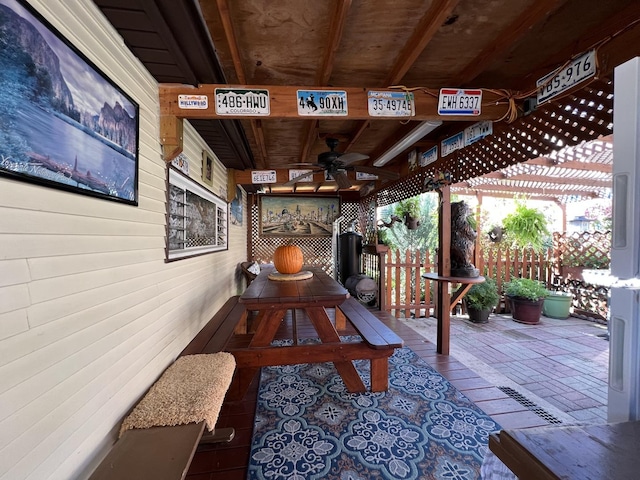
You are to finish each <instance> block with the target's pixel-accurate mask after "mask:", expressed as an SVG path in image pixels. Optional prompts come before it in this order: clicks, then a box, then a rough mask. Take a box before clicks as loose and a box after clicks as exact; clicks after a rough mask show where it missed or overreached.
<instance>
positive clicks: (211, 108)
mask: <svg viewBox="0 0 640 480" xmlns="http://www.w3.org/2000/svg"><path fill="white" fill-rule="evenodd" d="M216 88H236V89H243V90H268V91H269V98H270V105H269V109H270V114H269V115H246V114H230V115H226V114H224V115H219V114H218V113H217V112H216V106H215V102H216V99H215V90H216ZM298 90H319V91H320V90H330V91H336V90H339V91H344V92H346V96H347V104H348V105H347V106H348V113H347V115H324V114H323V115H319V116H318V117H317V118H322V119H325V120H326V119H334V120H369V119H370V118H372V117H370V116H369V110H368V97H367V90H368V89H367V88H365V87H332V88H330V89H329V88H327V87H310V86H293V85H227V84H206V85H198V86H197V87H193V86H191V85H176V84H166V83H165V84H160V85H159V95H160V113H161V114H162V115H174V116H176V117H178V118H203V119H232V118H239V119H261V120H269V119H276V118H277V119H280V118H289V119H298V120H304V119H305V118H306V117H301V116H300V115H298V93H297V92H298ZM375 90H378V91H380V90H388V91H394V92H397V90H390V89H375ZM413 94H414V101H415V110H416V114H415V116H413V117H409V118H407V119H406V120H411V121H423V120H446V121H462V122H468V121H469V120H470V118H469V116H465V115H450V116H449V115H447V116H445V117H442V116H440V115H438V98H437V97H434V96H433V95H430V94H428V93H426V92H422V91H418V90H416V91H414V92H413ZM181 95H186V96H193V95H197V96H199V97H200V98H202V99H204V98H206V99H207V107H206V108H180V106H179V101H178V97H179V96H181ZM501 99H502V95H501V94H500V93H497V92H494V91H491V90H484V91H483V93H482V103H483V107H482V111H481V113H480V114H479V115H476V116H474V117H473V120H474V121H480V120H497V119H499V118H501V117H503V116H504V114H505V113H506V112H507V109H508V105H507V104H506V103H498V102H499V101H500V100H501ZM374 118H375V120H390V121H394V122H397V121H398V120H401V118H399V117H374Z"/></svg>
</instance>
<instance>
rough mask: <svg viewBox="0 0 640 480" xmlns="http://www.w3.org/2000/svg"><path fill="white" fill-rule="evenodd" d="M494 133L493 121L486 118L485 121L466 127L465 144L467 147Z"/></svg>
mask: <svg viewBox="0 0 640 480" xmlns="http://www.w3.org/2000/svg"><path fill="white" fill-rule="evenodd" d="M492 134H493V122H492V121H491V120H486V121H484V122H478V123H474V124H473V125H471V126H470V127H467V128H465V129H464V146H465V147H467V146H469V145H471V144H472V143H474V142H477V141H478V140H482V139H483V138H484V137H486V136H488V135H492Z"/></svg>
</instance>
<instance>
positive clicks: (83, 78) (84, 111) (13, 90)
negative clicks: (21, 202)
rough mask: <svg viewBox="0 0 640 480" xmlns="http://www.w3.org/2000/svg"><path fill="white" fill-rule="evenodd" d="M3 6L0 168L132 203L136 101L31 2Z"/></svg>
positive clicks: (0, 1)
mask: <svg viewBox="0 0 640 480" xmlns="http://www.w3.org/2000/svg"><path fill="white" fill-rule="evenodd" d="M0 13H1V15H0V23H1V25H0V28H1V29H2V32H3V36H4V38H3V49H2V52H1V53H2V54H1V55H0V175H3V176H6V177H10V178H13V179H16V180H22V181H27V182H32V183H37V184H39V185H44V186H47V187H53V188H58V189H63V190H67V191H70V192H73V193H80V194H83V195H90V196H94V197H99V198H103V199H106V200H113V201H118V202H124V203H128V204H132V205H137V204H138V127H139V107H138V104H137V103H136V102H135V101H133V100H132V99H131V98H130V97H129V96H128V95H127V94H126V93H125V92H124V91H123V90H122V89H120V88H119V87H118V86H117V85H116V84H115V83H113V82H112V81H111V80H110V79H109V78H108V77H107V76H106V75H105V74H104V73H103V72H102V71H100V70H99V69H98V68H97V67H96V66H95V65H94V64H93V63H92V62H91V61H90V60H89V59H87V58H86V57H85V56H84V55H83V54H82V53H80V51H79V50H78V49H76V48H75V47H74V46H73V45H72V44H71V43H70V42H69V41H67V40H66V39H65V38H64V37H62V35H61V34H60V32H58V31H57V30H56V29H55V28H53V26H51V24H49V23H48V22H47V21H46V20H45V19H44V18H43V17H42V16H40V15H39V14H38V13H37V12H36V11H35V10H33V9H32V7H31V6H30V5H29V4H28V3H26V2H24V1H22V0H0Z"/></svg>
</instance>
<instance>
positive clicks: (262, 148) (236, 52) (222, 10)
mask: <svg viewBox="0 0 640 480" xmlns="http://www.w3.org/2000/svg"><path fill="white" fill-rule="evenodd" d="M216 4H217V6H218V13H219V14H220V20H221V21H222V27H223V29H224V35H225V38H226V39H227V44H228V45H229V51H230V53H231V59H232V61H233V67H234V68H235V71H236V75H237V77H238V81H239V82H240V83H246V82H247V76H246V74H245V72H244V68H243V66H242V59H241V57H240V49H239V48H238V42H237V40H236V34H235V31H234V29H233V23H232V22H231V14H230V13H229V4H228V3H227V0H216ZM249 124H250V125H251V131H252V133H253V138H254V140H255V142H256V145H257V147H258V152H259V154H260V156H259V158H258V159H257V165H258V167H260V168H262V167H265V166H266V165H267V158H268V157H267V147H266V144H265V141H264V133H263V131H262V126H261V125H258V123H257V122H256V120H250V121H249Z"/></svg>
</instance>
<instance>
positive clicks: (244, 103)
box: [215, 88, 271, 116]
mask: <svg viewBox="0 0 640 480" xmlns="http://www.w3.org/2000/svg"><path fill="white" fill-rule="evenodd" d="M215 93H216V113H217V114H218V115H247V116H254V115H264V116H266V115H269V113H270V110H271V108H270V104H269V90H249V89H244V88H216V92H215Z"/></svg>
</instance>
